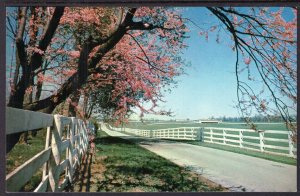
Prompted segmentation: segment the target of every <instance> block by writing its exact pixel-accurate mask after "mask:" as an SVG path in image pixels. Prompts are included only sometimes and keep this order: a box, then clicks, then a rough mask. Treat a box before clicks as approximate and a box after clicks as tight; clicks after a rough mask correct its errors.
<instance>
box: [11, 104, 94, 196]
mask: <svg viewBox="0 0 300 196" xmlns="http://www.w3.org/2000/svg"><path fill="white" fill-rule="evenodd" d="M41 128H47V135H46V143H45V149H44V150H42V151H41V152H40V153H38V154H36V155H35V156H34V157H32V158H31V159H29V160H28V161H26V162H25V163H24V164H22V165H21V166H19V167H18V168H16V169H15V170H14V171H12V172H11V173H9V174H8V175H7V176H6V190H7V191H8V192H17V191H19V190H20V189H21V188H22V187H23V186H24V185H25V184H26V183H27V182H28V181H29V180H30V179H31V178H32V176H33V175H34V174H35V173H36V172H37V171H38V170H39V169H41V168H42V169H43V176H42V180H41V182H40V184H39V185H38V186H37V187H36V188H35V190H34V192H59V191H62V190H63V189H64V188H65V187H66V185H67V184H68V183H69V182H70V183H72V180H73V174H74V172H75V170H76V169H77V168H78V167H79V166H80V163H81V159H82V157H83V156H84V155H85V153H86V152H87V150H88V133H87V127H86V124H85V123H84V122H83V121H82V120H80V119H76V118H74V117H71V118H68V117H64V116H61V115H50V114H44V113H40V112H32V111H26V110H20V109H15V108H6V134H7V135H8V134H12V133H18V132H24V131H29V130H34V129H41Z"/></svg>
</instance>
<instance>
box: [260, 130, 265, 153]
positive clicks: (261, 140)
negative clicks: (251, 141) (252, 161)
mask: <svg viewBox="0 0 300 196" xmlns="http://www.w3.org/2000/svg"><path fill="white" fill-rule="evenodd" d="M259 145H260V151H261V152H264V148H265V147H264V146H265V145H264V133H263V132H259Z"/></svg>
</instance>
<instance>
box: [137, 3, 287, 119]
mask: <svg viewBox="0 0 300 196" xmlns="http://www.w3.org/2000/svg"><path fill="white" fill-rule="evenodd" d="M285 16H286V17H287V18H290V17H292V15H291V13H285ZM183 17H185V18H189V19H191V20H192V21H193V22H195V23H196V24H197V25H200V27H201V24H202V25H203V26H205V25H210V26H212V24H216V23H217V22H218V21H217V19H216V17H214V16H211V15H210V13H209V11H208V10H207V9H206V8H197V7H194V8H185V10H184V12H183ZM189 29H190V30H191V31H190V32H189V36H190V38H189V39H188V40H187V45H188V46H189V47H188V49H187V50H186V51H185V52H184V54H183V55H182V57H183V58H184V59H186V60H187V61H189V62H190V67H189V68H187V69H186V73H187V75H182V76H180V77H178V86H177V88H174V89H172V92H171V93H166V94H164V95H165V98H164V100H165V101H166V102H165V103H161V104H160V108H162V109H165V110H169V109H170V110H171V111H172V112H173V113H172V114H173V117H165V116H158V115H145V118H155V119H170V118H175V119H187V118H189V119H207V118H211V117H223V116H226V117H239V116H240V115H239V112H238V110H237V109H236V108H235V107H234V106H236V105H237V91H236V89H237V82H236V77H235V61H236V53H235V52H233V51H232V50H231V48H230V46H229V45H230V43H232V42H231V40H230V37H229V36H228V35H226V34H224V33H221V34H220V35H221V36H220V40H221V41H220V43H217V42H216V41H215V40H216V36H215V33H211V34H209V37H208V41H207V40H206V39H205V37H204V36H200V35H199V28H198V27H196V26H195V25H193V24H189ZM254 88H257V89H261V88H262V84H261V83H256V84H254ZM132 118H138V115H132Z"/></svg>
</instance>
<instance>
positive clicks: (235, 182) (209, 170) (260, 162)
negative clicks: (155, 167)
mask: <svg viewBox="0 0 300 196" xmlns="http://www.w3.org/2000/svg"><path fill="white" fill-rule="evenodd" d="M103 130H104V131H105V132H106V133H107V134H109V135H111V136H115V137H121V138H124V139H129V140H131V141H133V142H135V143H137V144H139V145H140V146H142V147H144V148H146V149H148V150H150V151H152V152H154V153H156V154H158V155H160V156H162V157H164V158H166V159H168V160H170V161H172V162H174V163H176V164H178V165H180V166H183V167H188V168H190V169H191V170H192V171H194V172H196V173H199V174H201V175H202V176H203V177H205V178H207V179H209V180H211V181H213V182H215V183H218V184H220V185H222V186H224V187H227V188H229V189H230V190H231V191H238V192H239V191H246V192H295V191H297V168H296V166H292V165H287V164H283V163H277V162H273V161H269V160H265V159H260V158H255V157H251V156H246V155H242V154H237V153H232V152H227V151H222V150H217V149H212V148H207V147H202V146H196V145H191V144H186V143H181V142H173V141H166V140H158V139H150V138H142V137H137V136H129V135H126V134H124V133H120V132H116V131H110V130H108V129H106V128H105V127H104V129H103Z"/></svg>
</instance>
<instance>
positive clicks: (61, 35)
mask: <svg viewBox="0 0 300 196" xmlns="http://www.w3.org/2000/svg"><path fill="white" fill-rule="evenodd" d="M207 9H208V10H209V11H210V12H211V13H212V15H213V17H217V18H218V19H219V21H220V23H219V24H218V25H216V26H211V27H209V28H208V29H206V30H203V31H201V32H200V35H204V36H208V34H209V32H211V31H217V30H219V31H220V30H224V31H226V32H228V33H229V34H230V35H231V37H232V49H233V50H234V51H235V52H236V70H235V73H236V79H237V97H238V103H239V104H238V107H239V109H240V111H241V113H242V115H243V116H244V117H245V120H246V121H248V122H250V118H249V114H250V113H249V110H251V109H252V108H254V109H256V110H257V111H259V112H260V113H265V114H267V115H268V114H270V113H276V114H280V116H281V117H282V118H283V119H284V120H285V122H286V123H287V126H288V127H289V128H290V129H291V130H293V131H294V132H295V131H296V127H295V125H294V124H293V123H292V121H294V120H295V119H293V117H292V116H291V115H290V111H291V110H293V111H296V103H297V91H296V84H297V77H296V75H297V74H296V73H297V72H296V53H295V48H296V36H295V33H296V14H295V19H294V20H292V21H285V20H284V18H283V17H282V13H283V9H279V10H276V11H273V10H271V9H267V8H247V9H246V8H245V9H246V11H247V12H245V10H242V9H238V8H233V7H227V8H222V7H208V8H207ZM290 9H291V10H293V11H294V12H295V13H296V8H290ZM188 23H194V22H193V21H191V20H189V19H187V18H184V17H183V16H182V13H181V10H180V9H178V8H171V7H168V8H167V7H139V8H126V7H18V8H17V9H15V10H14V11H11V12H8V13H7V27H6V28H7V32H8V34H7V36H9V37H11V39H12V40H13V42H14V45H15V48H16V51H15V54H14V58H15V64H14V65H11V67H10V68H9V69H10V72H11V74H10V96H9V101H8V103H7V105H8V106H10V107H16V108H23V109H28V110H33V111H42V112H46V113H51V112H53V110H54V109H55V108H57V107H58V106H59V105H60V104H62V103H64V104H67V105H68V107H69V108H73V109H75V110H76V111H77V114H78V115H81V117H89V116H90V114H91V112H92V111H95V112H102V114H104V115H106V116H110V117H111V118H113V119H115V120H116V122H117V123H121V122H124V121H126V119H127V117H128V114H129V113H130V112H131V111H132V108H134V107H137V108H139V109H140V111H141V113H142V115H143V113H155V114H170V112H169V111H161V110H157V109H156V108H157V105H158V102H159V101H162V100H163V93H162V89H163V88H165V87H167V86H169V85H171V84H174V82H175V79H176V76H178V75H180V74H182V73H183V72H184V67H185V60H184V59H182V58H181V56H180V54H181V52H182V49H184V48H186V47H187V46H186V45H185V43H184V40H185V39H187V38H188V36H187V32H188V31H189V29H188V28H187V24H188ZM195 25H197V24H195ZM244 70H247V73H248V76H249V77H248V80H253V78H251V71H252V70H256V71H257V72H258V73H259V76H260V79H259V80H260V81H261V82H262V83H263V84H264V85H266V86H267V91H269V92H270V93H271V97H270V99H269V100H267V99H265V98H264V97H263V96H262V93H261V92H257V91H256V90H255V89H252V88H251V87H250V86H249V85H248V82H247V81H243V80H242V79H241V75H242V74H243V72H244ZM285 98H287V99H290V100H292V103H293V104H292V105H287V104H286V102H285V101H284V99H285ZM82 100H83V101H82ZM144 102H149V103H151V106H150V107H149V108H146V107H145V106H144V104H143V103H144ZM268 102H273V103H275V108H274V107H268ZM18 138H19V136H18V134H14V135H8V138H7V142H8V148H7V150H8V151H9V150H10V149H11V148H12V146H13V145H14V144H15V143H16V142H17V140H18Z"/></svg>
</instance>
